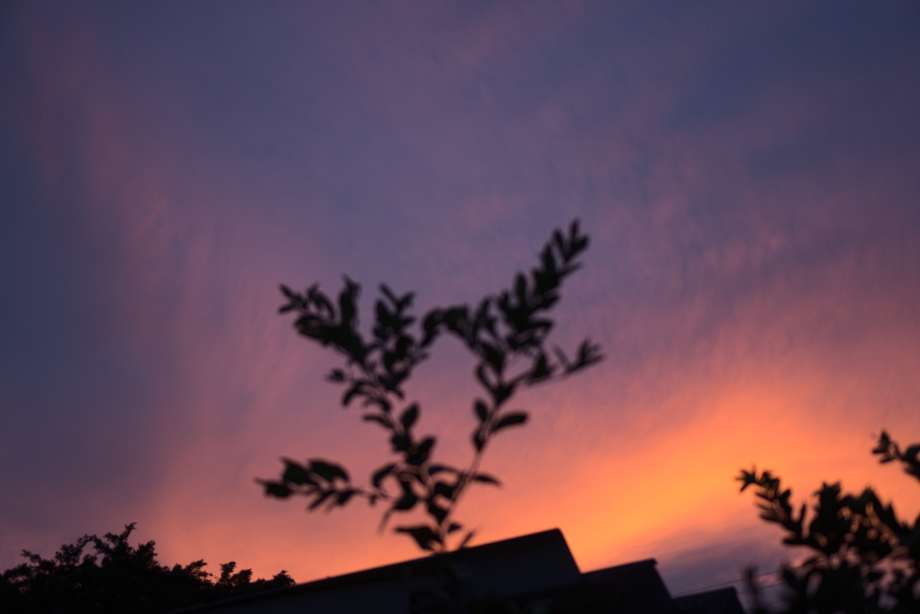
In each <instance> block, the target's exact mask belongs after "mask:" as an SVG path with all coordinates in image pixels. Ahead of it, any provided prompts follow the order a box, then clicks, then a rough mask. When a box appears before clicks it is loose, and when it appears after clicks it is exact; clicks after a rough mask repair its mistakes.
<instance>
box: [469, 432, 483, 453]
mask: <svg viewBox="0 0 920 614" xmlns="http://www.w3.org/2000/svg"><path fill="white" fill-rule="evenodd" d="M472 439H473V447H474V448H476V451H477V452H482V448H483V446H485V445H486V441H485V438H484V437H483V436H482V429H476V430H475V431H473V435H472Z"/></svg>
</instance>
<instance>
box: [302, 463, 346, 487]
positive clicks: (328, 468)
mask: <svg viewBox="0 0 920 614" xmlns="http://www.w3.org/2000/svg"><path fill="white" fill-rule="evenodd" d="M310 471H312V472H313V473H315V474H316V475H318V476H319V477H321V478H323V479H324V480H326V481H327V482H332V481H333V480H334V479H336V478H340V479H342V480H344V481H346V482H348V481H349V479H348V473H347V472H346V471H345V469H344V468H343V467H341V466H340V465H336V464H335V463H330V462H329V461H325V460H322V459H319V458H313V459H310Z"/></svg>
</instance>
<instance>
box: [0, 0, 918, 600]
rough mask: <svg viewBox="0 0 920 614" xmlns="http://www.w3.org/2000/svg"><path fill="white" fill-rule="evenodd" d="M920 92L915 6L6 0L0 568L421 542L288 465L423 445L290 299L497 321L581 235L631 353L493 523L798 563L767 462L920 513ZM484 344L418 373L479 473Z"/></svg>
mask: <svg viewBox="0 0 920 614" xmlns="http://www.w3.org/2000/svg"><path fill="white" fill-rule="evenodd" d="M918 110H920V3H918V2H913V1H907V0H903V1H891V2H883V3H878V2H876V3H871V2H829V1H828V2H807V3H803V2H791V1H790V2H769V3H750V2H728V1H726V2H700V3H682V2H669V1H665V2H655V1H649V0H641V1H636V2H627V1H623V2H607V1H597V2H578V1H573V2H531V1H527V2H523V1H522V2H510V1H509V2H487V1H482V2H472V1H466V0H464V1H459V0H458V1H454V2H427V1H422V0H419V1H417V2H380V3H377V2H373V3H372V2H347V1H343V2H260V3H256V2H219V3H217V2H211V3H207V2H195V3H180V2H166V3H162V2H132V3H114V2H108V3H92V2H81V3H71V2H63V1H62V2H7V3H4V6H3V8H2V9H0V185H2V187H3V188H2V193H0V282H2V289H0V461H2V462H0V569H6V568H7V567H10V566H12V565H14V564H17V563H18V562H19V561H20V560H21V559H20V557H19V552H20V550H22V549H23V548H25V549H29V550H32V551H34V552H37V553H40V554H43V555H45V556H50V555H51V554H52V553H53V552H54V551H55V550H56V548H57V547H58V546H60V545H61V544H62V543H69V542H72V541H74V540H75V539H77V538H78V537H80V536H82V535H83V534H85V533H98V534H102V533H105V532H110V531H113V532H117V531H120V530H121V528H122V527H123V526H124V525H125V524H127V523H129V522H137V523H138V528H137V531H136V533H135V537H136V538H137V540H138V541H147V540H150V539H153V540H156V542H157V550H158V552H159V553H160V560H161V562H163V563H165V564H169V565H172V564H174V563H182V564H185V563H188V562H191V561H193V560H196V559H199V558H204V559H205V560H206V561H208V562H209V563H210V564H211V567H210V569H211V571H215V570H216V566H217V564H218V563H222V562H226V561H229V560H235V561H237V562H238V563H240V564H241V565H243V566H245V567H251V568H253V570H254V572H255V573H256V575H259V576H270V575H273V574H274V573H276V572H278V571H279V570H281V569H286V570H288V572H290V573H291V575H292V576H293V577H294V578H295V579H296V580H298V581H308V580H312V579H316V578H321V577H326V576H328V575H336V574H340V573H345V572H349V571H355V570H359V569H363V568H366V567H370V566H377V565H382V564H386V563H390V562H395V561H399V560H404V559H407V558H412V557H415V556H417V555H418V552H417V549H416V548H415V547H414V545H413V544H412V543H411V542H410V541H409V540H408V539H406V538H404V537H400V536H394V535H392V534H383V535H381V534H378V533H377V522H378V520H379V510H378V509H368V508H367V507H366V506H364V505H362V504H360V502H358V503H355V504H353V505H350V506H349V507H348V508H347V509H345V510H337V511H336V512H333V513H331V514H324V513H316V514H308V513H307V512H305V511H304V507H305V501H301V500H292V501H286V502H282V501H277V500H271V499H266V498H265V497H264V496H263V494H262V491H261V489H260V488H259V487H258V485H257V484H256V483H255V482H254V478H257V477H263V478H273V477H277V475H278V473H279V470H280V468H281V464H280V463H279V457H281V456H288V457H292V458H300V459H305V458H307V457H326V458H330V459H333V460H337V461H340V462H342V463H343V464H345V465H346V466H347V467H349V469H351V470H352V473H353V474H354V475H355V476H356V478H357V479H359V480H361V481H363V480H364V477H365V476H366V475H367V474H368V473H369V472H370V471H371V470H373V469H374V468H375V467H377V466H379V465H380V464H382V463H383V462H385V461H386V459H387V458H388V449H387V442H386V440H385V439H384V437H383V436H382V434H381V432H380V430H379V429H378V428H375V427H374V426H372V425H367V424H364V423H362V422H361V421H360V418H359V414H358V412H357V411H354V410H348V411H346V410H343V409H341V408H340V406H339V397H340V394H341V390H340V389H338V388H336V387H335V386H333V385H332V384H330V383H328V382H326V381H324V376H325V374H326V373H327V372H328V370H329V369H330V368H332V367H335V366H339V364H340V362H339V359H338V358H337V356H336V355H334V354H333V353H332V352H331V351H328V350H323V349H322V348H320V347H317V346H314V345H313V344H311V343H309V342H308V341H306V340H304V339H302V338H300V337H298V336H297V334H296V333H295V331H294V330H293V329H292V327H291V322H292V319H291V318H290V317H289V316H280V315H278V314H277V308H278V307H279V305H280V304H281V302H282V298H281V295H280V293H279V292H278V284H279V283H286V284H288V285H291V286H293V287H297V288H304V287H306V286H308V285H310V284H312V283H314V282H319V283H320V284H321V287H322V288H324V289H325V290H327V291H328V292H330V293H335V292H337V291H338V289H339V288H340V285H341V279H342V275H343V274H347V275H349V276H350V277H351V278H353V279H355V280H356V281H358V282H359V283H361V284H362V285H363V288H364V292H363V295H362V308H363V309H364V313H365V314H366V315H367V314H370V313H371V307H372V305H373V300H374V299H375V298H376V294H377V291H376V288H377V285H378V284H379V283H380V282H385V283H387V284H388V285H389V286H390V287H392V288H393V289H394V290H395V291H397V292H408V291H415V292H416V306H417V309H418V311H424V310H426V309H428V308H431V307H434V306H438V305H447V304H452V303H460V302H475V301H478V300H479V298H481V297H482V296H484V295H487V294H489V293H494V292H497V291H499V290H501V289H502V288H503V287H505V286H507V285H508V284H509V283H510V282H511V281H512V279H513V275H514V273H515V272H516V271H518V270H522V269H528V268H530V267H531V266H533V265H534V264H536V262H537V260H536V256H537V253H538V251H539V250H540V248H541V247H542V245H543V243H544V242H545V241H546V240H547V239H548V238H549V236H550V234H551V232H552V230H553V229H554V228H556V227H560V226H564V225H567V224H568V222H569V221H570V220H572V219H574V218H579V219H580V220H581V222H582V226H583V228H584V229H585V231H586V232H587V233H588V234H589V235H590V236H591V245H590V247H589V249H588V251H587V252H586V254H585V257H584V263H585V266H584V268H583V269H582V270H581V271H579V272H578V273H577V274H575V275H574V276H572V277H571V278H570V280H569V281H568V283H567V285H566V287H565V288H564V290H563V299H562V301H561V303H560V306H559V308H558V310H557V311H556V318H557V322H558V326H557V328H556V330H555V331H554V336H553V342H554V343H555V344H558V345H560V346H562V347H566V348H572V347H574V346H575V345H576V344H577V342H578V341H579V340H580V339H581V338H582V337H584V336H586V335H588V336H590V337H591V338H592V339H593V340H595V341H597V342H598V343H599V344H600V345H601V346H602V348H603V350H604V353H605V355H606V357H607V358H606V360H605V361H604V362H603V363H601V364H600V365H598V366H596V367H594V368H592V369H590V370H589V371H587V372H585V373H583V374H581V375H579V376H577V377H573V378H571V379H568V380H565V381H564V382H560V383H556V384H550V385H548V386H546V387H543V388H538V389H534V390H532V391H529V392H527V393H525V394H521V395H520V396H519V397H518V398H516V400H515V405H517V406H520V407H522V408H526V409H527V410H528V411H530V412H531V414H532V421H531V422H530V423H529V424H528V425H526V426H525V427H524V428H522V429H518V430H515V431H513V432H512V431H510V430H509V431H508V432H507V433H506V434H503V435H501V436H500V437H498V438H497V439H496V440H495V442H494V446H492V447H491V448H490V449H489V450H488V452H487V454H486V457H485V466H484V469H486V470H487V471H489V472H491V473H494V474H496V475H497V476H498V477H500V478H501V479H502V480H503V482H504V486H503V487H502V488H501V489H497V490H496V489H488V488H480V489H479V490H476V491H473V492H471V493H470V496H469V497H468V498H467V499H466V500H465V501H464V502H463V505H462V507H461V508H460V518H461V519H462V520H464V521H466V522H467V523H468V524H469V525H470V526H475V527H478V528H479V530H480V532H479V534H478V537H477V540H476V543H485V542H489V541H494V540H499V539H504V538H508V537H513V536H517V535H523V534H526V533H531V532H534V531H538V530H544V529H549V528H553V527H559V528H560V529H561V530H562V531H563V533H564V534H565V536H566V539H567V541H568V543H569V545H570V547H571V549H572V551H573V553H574V555H575V558H576V560H577V562H578V564H579V566H580V567H581V569H582V570H590V569H597V568H600V567H604V566H609V565H613V564H618V563H626V562H629V561H634V560H637V559H641V558H647V557H655V558H656V559H657V560H658V561H659V569H660V571H661V573H662V575H663V576H664V578H665V581H666V582H667V584H668V586H669V587H670V589H671V591H672V593H675V594H680V593H683V592H686V591H689V590H692V589H696V588H703V587H707V586H712V585H716V584H719V583H722V582H728V581H732V580H734V579H736V578H737V577H738V575H739V572H740V570H741V569H742V568H743V567H744V566H746V565H749V564H755V563H756V564H760V566H761V569H762V570H764V571H767V570H769V569H773V568H774V566H775V565H776V564H777V562H778V561H780V560H782V558H783V557H784V556H785V557H786V558H789V557H790V556H792V555H791V554H790V553H784V552H783V551H782V549H781V547H780V545H779V542H780V538H781V533H780V532H779V531H778V530H775V529H774V528H773V527H770V526H767V525H765V524H764V523H763V522H762V521H760V520H759V519H758V516H757V512H756V509H755V506H754V497H753V494H752V493H750V492H745V493H743V494H739V493H738V483H737V482H735V481H734V478H735V477H736V476H737V475H738V473H739V470H740V469H741V468H750V467H751V466H752V465H753V464H756V465H757V467H759V468H769V469H772V470H774V471H775V472H777V473H778V474H780V475H781V476H783V478H784V479H785V481H786V482H787V483H788V484H789V485H791V486H793V488H794V493H795V496H796V500H797V501H804V500H805V499H806V497H808V496H809V495H810V494H811V493H813V492H814V491H815V490H816V489H817V488H818V487H819V486H820V485H821V482H822V480H829V481H834V480H838V479H840V480H842V481H843V486H844V488H846V489H849V490H861V489H862V488H863V487H865V486H866V485H867V484H870V483H871V484H873V485H874V486H876V487H877V488H878V490H879V491H880V493H881V494H882V495H883V496H884V497H886V498H892V499H894V500H895V501H896V503H897V504H898V507H899V509H900V510H901V511H902V512H903V513H904V514H905V515H907V516H909V517H911V518H913V517H914V516H915V515H916V514H917V512H918V511H920V488H918V485H917V483H916V482H912V481H911V480H910V479H909V478H908V477H907V476H905V475H903V473H902V472H901V471H900V470H899V469H898V468H897V467H894V466H879V465H878V463H877V462H876V460H875V459H874V458H873V457H872V456H871V454H870V450H871V448H872V446H873V438H872V437H873V435H874V434H877V433H879V432H880V431H881V430H882V429H887V430H888V431H889V432H890V433H891V435H892V437H893V438H894V439H896V440H898V441H900V442H901V443H903V444H907V443H913V442H920V411H918V408H920V112H918ZM367 321H368V317H365V318H364V320H363V323H364V324H365V325H366V324H367ZM472 365H473V363H472V361H471V359H470V358H469V356H467V355H466V354H465V353H464V351H463V350H462V348H461V347H460V346H459V345H458V344H456V343H454V342H452V341H448V340H445V341H443V342H442V343H441V344H440V345H437V346H435V349H434V352H433V357H432V359H431V360H430V361H429V363H426V364H425V365H424V366H423V367H421V368H420V369H419V370H418V371H417V373H416V375H415V377H414V378H413V380H412V381H410V384H409V387H408V392H409V395H410V397H411V398H412V399H415V400H418V401H419V402H420V403H421V406H422V412H423V413H422V420H421V424H420V426H419V428H420V429H421V430H422V431H427V432H431V433H435V434H437V433H443V434H444V440H443V442H442V443H440V444H439V446H440V452H441V453H443V454H444V455H446V456H447V457H448V458H454V459H457V460H458V461H459V460H463V459H465V458H467V456H468V454H469V445H468V432H469V430H470V429H471V428H472V426H473V423H474V419H473V416H472V413H471V410H470V401H471V399H472V396H473V395H474V394H475V392H476V390H475V384H474V380H473V377H472Z"/></svg>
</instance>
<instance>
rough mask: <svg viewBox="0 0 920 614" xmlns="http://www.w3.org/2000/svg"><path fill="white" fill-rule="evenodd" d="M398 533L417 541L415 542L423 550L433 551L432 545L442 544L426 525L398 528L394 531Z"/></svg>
mask: <svg viewBox="0 0 920 614" xmlns="http://www.w3.org/2000/svg"><path fill="white" fill-rule="evenodd" d="M393 531H395V532H396V533H408V534H409V535H411V536H412V538H413V539H415V542H416V543H417V544H418V546H419V548H421V549H422V550H433V549H434V548H433V547H432V544H440V543H441V539H440V538H439V537H438V535H437V533H435V532H434V531H432V530H431V527H429V526H426V525H418V526H415V527H396V528H395V529H393Z"/></svg>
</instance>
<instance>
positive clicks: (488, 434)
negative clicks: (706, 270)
mask: <svg viewBox="0 0 920 614" xmlns="http://www.w3.org/2000/svg"><path fill="white" fill-rule="evenodd" d="M587 245H588V238H587V237H586V236H584V235H582V234H581V233H580V232H579V228H578V222H577V220H576V221H573V222H572V223H571V225H570V227H569V232H568V236H566V235H564V234H563V233H562V232H561V231H559V230H556V231H555V232H554V234H553V236H552V239H551V240H550V241H549V242H547V244H546V245H545V247H544V248H543V250H542V252H540V262H539V265H538V266H537V267H536V268H534V269H532V270H531V272H530V275H529V277H528V276H525V275H524V274H523V273H518V274H517V276H516V277H515V279H514V283H513V285H512V287H511V288H510V289H507V290H503V291H501V292H499V293H498V294H496V295H490V296H486V297H485V298H483V299H482V300H481V301H479V303H478V304H477V305H476V306H475V307H471V306H468V305H456V306H451V307H447V308H436V309H432V310H430V311H429V312H428V313H426V314H425V315H424V316H423V317H422V318H421V320H419V321H417V320H416V318H415V317H414V316H413V315H411V313H410V308H411V306H412V301H413V297H414V295H413V294H412V293H409V294H404V295H402V296H397V295H396V294H395V293H394V292H393V291H392V290H390V288H389V287H387V286H386V285H381V286H380V292H381V296H380V299H379V300H377V302H376V304H375V316H376V317H375V320H374V325H373V336H372V337H371V338H370V340H366V339H365V338H364V336H363V335H362V333H361V331H360V330H359V324H358V297H359V294H360V287H359V286H358V284H356V283H355V282H353V281H352V280H351V279H349V278H348V277H345V285H344V288H343V289H342V291H341V292H340V294H339V297H338V301H337V303H335V304H334V303H333V302H332V300H331V299H330V298H329V297H328V296H326V295H325V294H323V293H322V292H321V291H320V290H319V286H318V285H313V286H311V287H309V288H308V289H307V290H305V291H304V292H303V293H299V292H295V291H293V290H291V289H290V288H288V287H287V286H281V291H282V293H283V294H284V296H285V299H286V302H285V304H284V305H282V306H281V308H280V312H281V313H287V312H293V313H295V314H296V316H297V319H296V321H295V323H294V326H295V327H296V329H297V331H298V332H299V333H300V334H301V335H303V336H305V337H307V338H309V339H312V340H313V341H315V342H317V343H319V344H321V345H322V346H324V347H331V348H332V349H334V350H336V351H337V352H338V353H340V354H342V355H344V357H345V365H344V367H343V368H335V369H333V370H332V371H331V372H330V373H329V376H328V380H329V381H331V382H334V383H336V384H340V385H342V386H344V387H345V391H344V393H343V395H342V405H343V406H348V405H350V404H352V403H353V402H354V401H359V402H360V403H361V405H362V406H363V407H365V408H366V411H365V413H364V414H363V416H362V418H363V419H364V420H365V421H367V422H373V423H375V424H377V425H378V426H380V427H382V428H383V429H384V431H385V432H386V435H387V437H388V439H389V442H390V447H391V451H392V453H393V454H394V455H395V456H396V458H395V459H394V460H392V461H390V462H387V463H385V464H383V465H381V466H380V467H379V468H378V469H377V470H376V471H375V472H374V473H373V474H372V475H371V476H370V484H369V486H367V487H359V486H356V485H354V484H352V482H351V479H350V477H349V474H348V472H347V471H346V470H345V469H344V468H343V467H342V466H341V465H339V464H337V463H332V462H329V461H327V460H323V459H310V460H308V461H306V462H305V463H301V462H298V461H294V460H290V459H283V461H284V471H283V473H282V475H281V478H280V479H279V480H277V481H264V480H258V482H259V483H261V484H262V485H263V486H264V488H265V492H266V494H267V495H270V496H273V497H279V498H286V497H289V496H291V495H301V496H304V497H307V498H308V499H309V500H310V503H309V506H308V509H309V510H311V511H312V510H316V509H318V508H320V507H325V508H326V509H332V508H335V507H341V506H344V505H346V504H347V503H348V502H349V501H351V500H352V499H353V498H355V497H359V498H364V499H366V500H367V501H368V502H369V503H370V504H371V505H373V504H375V503H376V502H378V501H383V502H386V504H387V509H386V511H385V512H384V513H383V518H382V521H381V528H383V526H385V525H386V523H387V521H388V520H389V518H390V516H391V515H392V514H394V513H404V512H409V511H410V510H414V509H419V508H421V509H422V510H423V512H424V514H426V515H427V517H428V521H427V522H426V523H424V524H417V525H411V526H398V527H396V528H395V530H396V531H397V532H400V533H405V534H407V535H409V536H411V537H412V538H413V539H414V540H415V542H416V543H417V544H418V546H419V547H420V548H422V549H424V550H431V551H435V552H446V551H448V550H450V548H449V546H448V536H450V535H452V534H454V533H455V532H458V531H460V530H461V529H462V528H463V527H462V525H461V524H460V523H459V522H457V521H456V519H455V518H454V512H455V510H456V506H457V504H458V502H459V501H460V499H461V497H462V496H463V494H464V493H465V491H466V489H467V488H469V487H470V486H471V485H472V484H492V485H497V484H499V481H498V480H497V479H496V478H495V477H493V476H491V475H488V474H485V473H482V472H481V471H480V470H479V467H480V462H481V459H482V454H483V452H484V451H485V449H486V447H487V445H488V444H489V442H490V441H491V440H492V437H494V436H495V435H496V434H498V433H499V432H501V431H504V430H505V429H507V428H509V427H512V426H517V425H521V424H524V423H525V422H526V420H527V413H526V412H524V411H521V410H517V409H515V410H507V409H506V407H507V405H508V403H509V401H510V400H511V398H512V396H513V395H514V393H515V392H516V391H518V390H520V389H522V388H527V387H530V386H533V385H535V384H538V383H542V382H548V381H551V380H553V379H557V378H559V377H564V376H567V375H570V374H572V373H575V372H577V371H580V370H581V369H583V368H585V367H587V366H589V365H591V364H594V363H596V362H598V361H599V360H601V358H602V357H601V355H600V352H599V348H598V346H596V345H594V344H592V343H591V342H590V341H589V340H588V339H585V340H584V341H583V342H582V343H581V345H580V346H579V348H578V350H577V351H576V353H575V356H574V358H572V359H570V358H569V357H567V356H566V354H565V353H563V352H562V350H560V349H558V348H555V347H554V348H553V349H552V350H551V351H550V350H548V349H547V346H546V343H547V336H548V335H549V333H550V330H551V329H552V328H553V320H552V319H550V318H549V317H548V313H549V311H550V309H551V308H552V307H553V305H555V304H556V302H557V301H558V300H559V291H560V289H561V284H562V281H563V280H564V279H565V278H566V277H568V276H569V275H570V274H572V273H573V272H574V271H575V270H577V269H578V268H579V267H580V264H578V263H577V262H576V260H577V257H578V255H579V254H580V253H581V252H582V251H583V250H584V249H585V248H586V247H587ZM417 322H418V323H417ZM413 325H415V326H413ZM414 330H415V331H416V332H413V331H414ZM444 333H448V334H450V335H452V336H453V337H455V338H457V339H459V340H460V341H461V342H462V343H463V344H464V345H465V346H466V348H467V349H468V350H469V351H470V352H471V353H472V354H473V356H474V357H475V358H476V360H477V364H476V367H475V376H476V381H477V382H478V383H479V385H480V386H481V387H482V389H483V390H484V392H485V395H484V397H482V398H476V399H474V400H473V402H472V409H473V416H474V418H475V424H474V427H473V429H472V433H471V434H470V442H471V444H472V448H473V450H472V458H471V460H470V462H469V464H468V465H467V466H466V467H464V468H458V467H453V466H450V465H447V464H444V463H436V462H434V460H433V458H434V457H433V453H434V449H435V444H436V442H437V438H436V437H435V436H431V435H427V436H421V437H420V436H418V435H417V434H416V431H415V429H416V427H417V425H418V421H419V418H420V416H421V409H420V407H419V405H418V403H415V402H411V403H407V402H406V401H405V392H404V389H403V386H404V385H405V383H406V381H407V380H408V379H409V377H410V376H411V374H412V371H413V369H414V368H415V367H416V366H418V365H419V364H420V363H421V362H422V361H424V360H425V359H426V358H427V357H428V352H429V350H430V348H431V347H432V344H433V343H434V342H435V340H436V339H438V338H439V337H440V336H441V335H442V334H444ZM388 484H389V485H390V486H391V487H395V492H391V491H390V490H388V488H387V485H388ZM472 536H473V531H467V532H466V533H465V535H464V536H463V537H462V538H460V537H459V535H458V547H461V548H462V547H463V546H465V545H466V544H467V543H468V542H469V540H470V538H471V537H472Z"/></svg>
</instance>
